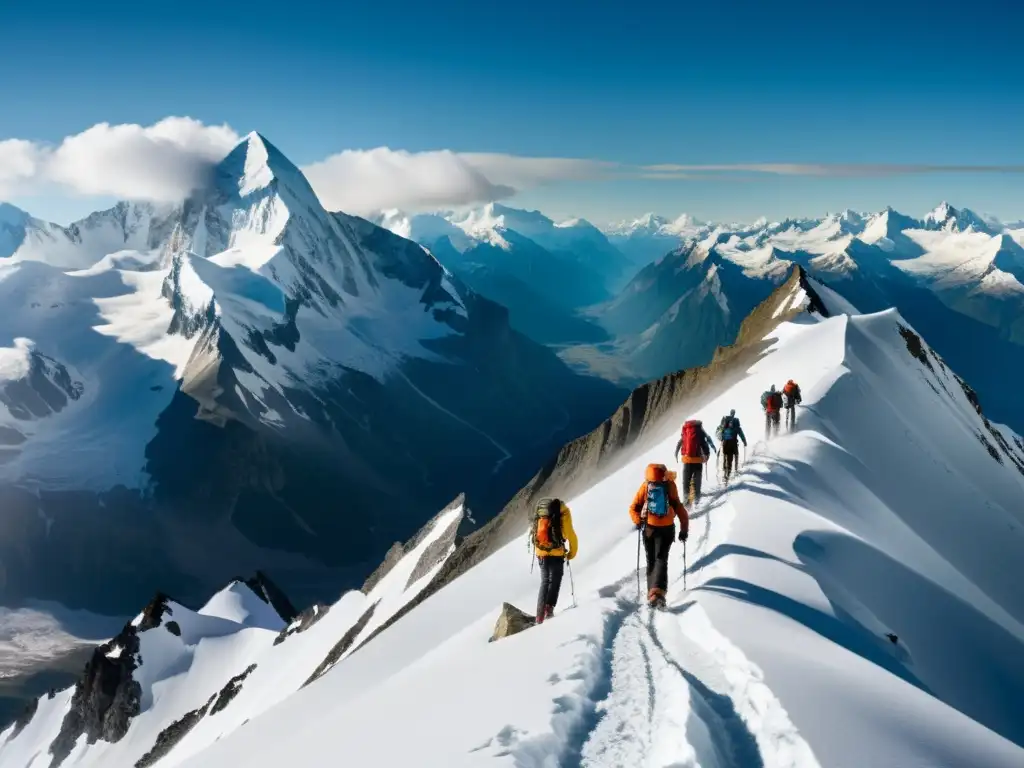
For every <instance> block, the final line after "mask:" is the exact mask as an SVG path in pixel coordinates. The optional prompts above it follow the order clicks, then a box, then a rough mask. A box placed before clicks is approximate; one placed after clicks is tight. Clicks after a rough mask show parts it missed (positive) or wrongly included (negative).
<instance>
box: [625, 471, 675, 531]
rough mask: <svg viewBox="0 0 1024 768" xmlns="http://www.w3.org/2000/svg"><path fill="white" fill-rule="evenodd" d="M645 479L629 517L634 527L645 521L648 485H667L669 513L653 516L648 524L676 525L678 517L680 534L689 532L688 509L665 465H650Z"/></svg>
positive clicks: (631, 507)
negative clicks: (662, 515)
mask: <svg viewBox="0 0 1024 768" xmlns="http://www.w3.org/2000/svg"><path fill="white" fill-rule="evenodd" d="M644 477H645V479H644V482H643V484H642V485H641V486H640V489H639V490H638V491H637V492H636V495H635V496H634V497H633V504H632V505H631V506H630V508H629V516H630V517H631V518H632V519H633V525H639V524H640V523H641V521H642V520H643V517H644V514H645V510H644V507H645V506H646V504H647V483H665V486H666V489H667V491H668V506H669V513H668V514H667V515H665V516H664V517H653V516H652V517H650V518H648V519H647V524H648V525H650V526H651V527H654V526H669V525H672V524H673V523H675V519H676V518H677V517H678V518H679V530H680V532H682V531H686V532H689V530H690V516H689V513H687V511H686V507H684V506H683V502H682V501H680V500H679V489H678V488H676V484H675V482H673V480H671V479H669V477H668V472H667V470H666V469H665V465H664V464H648V465H647V471H646V473H645V474H644Z"/></svg>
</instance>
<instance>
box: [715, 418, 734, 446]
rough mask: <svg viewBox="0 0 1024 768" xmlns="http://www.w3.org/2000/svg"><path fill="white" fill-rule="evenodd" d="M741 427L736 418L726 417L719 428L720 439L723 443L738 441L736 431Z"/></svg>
mask: <svg viewBox="0 0 1024 768" xmlns="http://www.w3.org/2000/svg"><path fill="white" fill-rule="evenodd" d="M738 427H739V419H737V418H736V417H735V416H725V417H724V418H723V419H722V424H721V426H719V427H718V439H719V440H721V441H722V442H726V441H728V440H735V439H736V430H737V428H738Z"/></svg>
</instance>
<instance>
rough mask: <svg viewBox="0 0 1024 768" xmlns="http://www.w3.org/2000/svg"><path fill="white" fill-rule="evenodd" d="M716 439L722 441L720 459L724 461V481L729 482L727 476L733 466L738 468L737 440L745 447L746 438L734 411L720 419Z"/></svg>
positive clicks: (738, 447) (738, 450)
mask: <svg viewBox="0 0 1024 768" xmlns="http://www.w3.org/2000/svg"><path fill="white" fill-rule="evenodd" d="M717 435H718V439H719V440H721V441H722V457H723V458H724V459H725V461H724V464H725V467H724V480H725V482H726V483H728V482H729V475H731V474H732V468H733V464H734V463H735V465H736V466H737V467H739V463H740V462H739V455H740V446H739V442H738V440H742V441H743V447H744V448H746V447H747V436H746V435H744V434H743V427H741V426H740V420H739V419H738V418H737V417H736V409H735V408H734V409H733V410H731V411H729V415H728V416H723V417H722V423H721V424H719V425H718V430H717Z"/></svg>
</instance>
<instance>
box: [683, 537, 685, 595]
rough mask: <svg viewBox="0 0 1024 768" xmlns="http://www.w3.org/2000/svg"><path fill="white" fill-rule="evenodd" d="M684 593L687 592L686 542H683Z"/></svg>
mask: <svg viewBox="0 0 1024 768" xmlns="http://www.w3.org/2000/svg"><path fill="white" fill-rule="evenodd" d="M683 591H684V592H685V591H686V542H685V541H684V542H683Z"/></svg>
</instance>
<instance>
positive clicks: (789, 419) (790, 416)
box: [785, 401, 796, 429]
mask: <svg viewBox="0 0 1024 768" xmlns="http://www.w3.org/2000/svg"><path fill="white" fill-rule="evenodd" d="M785 408H786V427H787V428H788V429H792V428H793V427H795V426H796V403H794V402H792V401H791V402H790V403H786V406H785Z"/></svg>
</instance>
